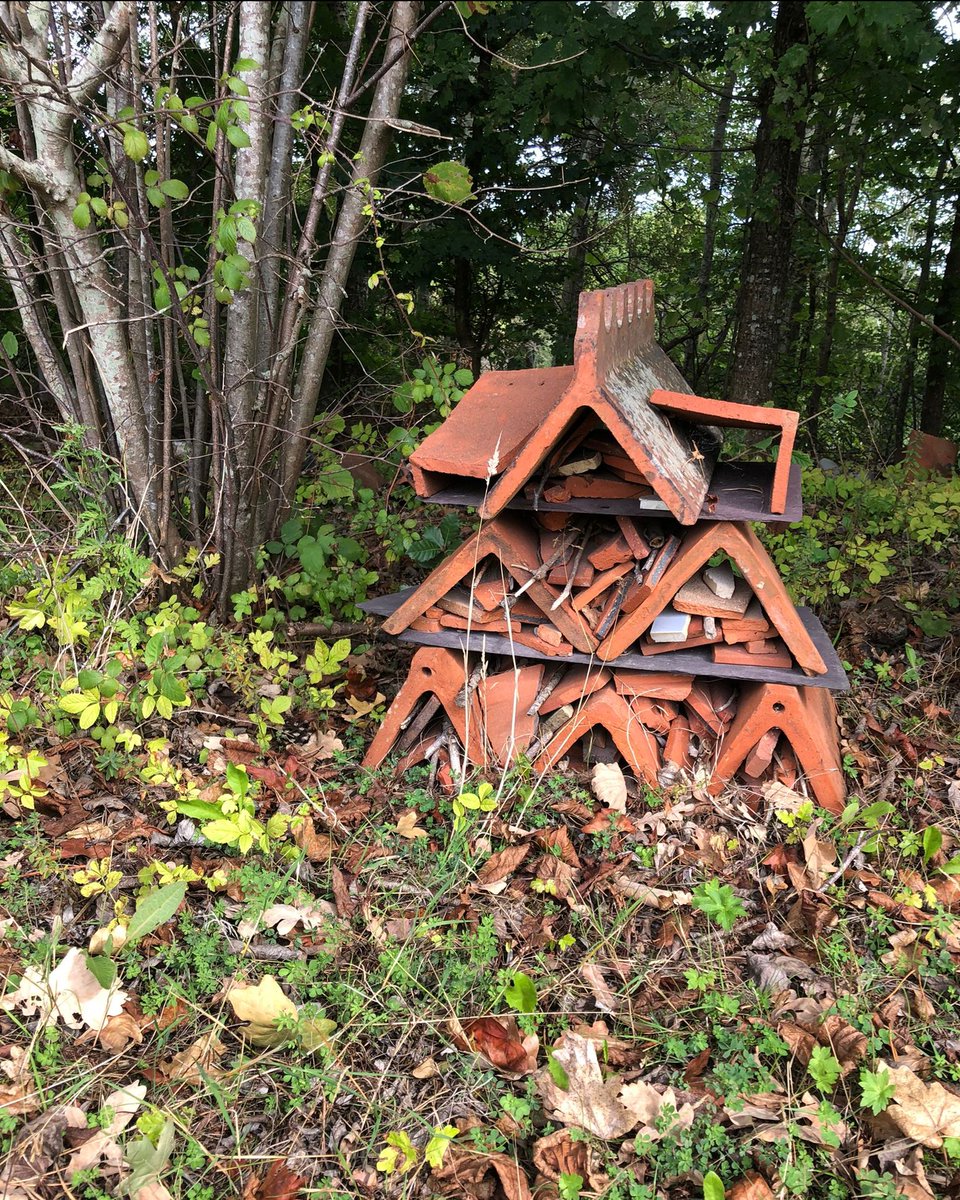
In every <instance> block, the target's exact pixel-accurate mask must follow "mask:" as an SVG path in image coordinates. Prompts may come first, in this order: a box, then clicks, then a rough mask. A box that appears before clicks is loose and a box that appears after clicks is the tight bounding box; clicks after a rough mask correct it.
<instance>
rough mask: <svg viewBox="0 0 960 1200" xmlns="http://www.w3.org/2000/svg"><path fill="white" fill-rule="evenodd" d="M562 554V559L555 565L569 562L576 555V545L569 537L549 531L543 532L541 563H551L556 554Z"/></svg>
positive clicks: (541, 535)
mask: <svg viewBox="0 0 960 1200" xmlns="http://www.w3.org/2000/svg"><path fill="white" fill-rule="evenodd" d="M558 552H562V553H561V557H560V558H558V559H557V561H556V564H555V565H559V564H560V563H565V562H569V561H570V559H571V558H572V557H573V555H574V543H573V541H572V540H571V538H570V537H569V535H567V536H562V535H558V534H556V533H552V532H551V531H550V530H549V529H544V530H541V533H540V561H541V562H542V563H546V562H549V561H550V560H551V559H552V558H553V557H554V555H555V554H557V553H558Z"/></svg>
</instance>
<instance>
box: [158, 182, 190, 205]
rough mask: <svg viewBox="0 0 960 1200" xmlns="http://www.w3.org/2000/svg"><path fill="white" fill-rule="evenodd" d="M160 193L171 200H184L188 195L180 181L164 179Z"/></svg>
mask: <svg viewBox="0 0 960 1200" xmlns="http://www.w3.org/2000/svg"><path fill="white" fill-rule="evenodd" d="M160 191H161V192H163V194H164V195H165V196H169V197H170V199H171V200H186V198H187V197H188V196H189V195H190V189H189V188H188V187H187V185H186V184H185V183H184V182H183V180H182V179H165V180H164V181H163V183H161V184H160Z"/></svg>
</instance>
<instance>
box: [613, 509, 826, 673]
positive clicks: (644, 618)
mask: <svg viewBox="0 0 960 1200" xmlns="http://www.w3.org/2000/svg"><path fill="white" fill-rule="evenodd" d="M718 552H722V553H724V554H726V555H727V557H728V558H730V559H731V560H732V561H733V563H734V564H735V565H736V567H737V568H738V569H739V571H740V573H741V575H742V576H743V577H744V579H745V580H746V581H747V583H748V584H749V585H750V587H751V588H752V589H753V592H754V594H755V595H756V597H757V598H758V599H759V600H760V602H761V604H762V605H763V607H764V611H765V613H766V615H767V616H768V617H769V618H770V620H771V622H772V623H773V625H774V626H775V628H776V630H777V632H778V633H779V635H780V637H781V638H783V640H784V642H785V643H786V645H787V647H788V649H789V650H790V652H791V654H792V655H793V657H794V658H795V659H796V660H797V662H798V663H799V665H800V666H801V667H802V669H803V670H804V671H806V672H807V673H808V674H812V675H823V674H824V673H825V672H826V669H827V665H826V663H825V662H824V660H823V656H822V655H821V654H820V651H819V650H818V649H817V647H816V646H815V645H814V642H813V639H812V638H811V636H810V634H809V633H808V632H807V630H806V627H805V626H804V624H803V622H802V621H801V620H800V615H799V613H798V612H797V610H796V608H795V607H794V604H793V601H792V600H791V599H790V596H789V594H788V593H787V589H786V588H785V586H784V584H783V580H782V579H781V578H780V575H779V574H778V572H777V569H776V567H775V566H774V564H773V562H772V560H771V559H770V556H769V554H767V552H766V550H764V548H763V546H762V545H761V544H760V541H759V539H758V538H757V535H756V534H755V533H754V532H753V530H752V529H751V528H750V526H749V525H748V524H746V523H738V522H732V521H713V522H709V523H706V522H704V523H703V524H701V525H700V526H698V527H697V528H696V529H694V530H691V531H690V533H688V534H687V535H686V537H685V538H684V540H683V545H682V546H681V548H680V551H679V553H678V554H677V556H676V558H675V559H674V560H673V562H672V563H671V564H670V566H669V567H667V570H666V572H665V573H664V576H663V578H662V579H661V581H660V584H659V586H658V587H657V589H656V590H655V592H654V593H653V594H652V595H650V596H648V597H647V598H646V600H644V601H643V602H642V603H641V604H640V606H639V607H638V608H637V609H635V610H634V612H632V613H630V614H629V615H628V616H627V617H626V618H624V619H621V620H620V621H619V622H618V623H617V625H616V627H615V628H614V630H613V631H612V632H611V633H610V634H609V635H608V636H607V637H606V638H605V639H604V640H603V643H602V644H601V646H600V647H599V649H598V651H597V653H598V654H599V656H600V657H601V658H602V659H603V660H604V661H605V662H608V661H609V660H610V659H612V658H617V657H619V655H621V654H623V653H624V651H625V650H627V649H628V648H629V647H630V645H631V644H632V643H633V642H634V641H635V640H636V639H637V637H638V636H640V634H641V633H642V632H643V631H644V630H646V629H647V628H649V626H650V624H651V623H652V621H653V619H654V617H656V616H657V615H658V614H659V613H660V612H662V610H663V609H664V608H665V607H666V606H667V604H669V603H670V601H671V599H672V598H673V596H675V595H676V593H677V592H678V591H679V590H680V588H681V587H682V586H683V585H684V584H685V583H686V582H687V581H688V580H689V579H691V578H692V577H693V576H694V575H695V574H696V573H697V572H698V571H700V569H701V568H702V567H703V566H704V564H705V563H707V562H708V561H709V560H710V559H711V558H712V557H713V555H714V554H716V553H718Z"/></svg>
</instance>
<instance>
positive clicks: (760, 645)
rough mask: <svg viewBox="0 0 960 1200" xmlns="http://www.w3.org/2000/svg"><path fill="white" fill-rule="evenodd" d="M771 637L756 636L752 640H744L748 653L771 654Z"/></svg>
mask: <svg viewBox="0 0 960 1200" xmlns="http://www.w3.org/2000/svg"><path fill="white" fill-rule="evenodd" d="M771 640H772V639H770V638H754V639H753V640H752V641H749V642H744V646H745V647H746V651H747V653H748V654H769V653H770V651H769V645H768V644H769V642H770V641H771Z"/></svg>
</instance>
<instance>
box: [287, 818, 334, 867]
mask: <svg viewBox="0 0 960 1200" xmlns="http://www.w3.org/2000/svg"><path fill="white" fill-rule="evenodd" d="M292 828H293V840H294V841H295V842H296V843H297V845H298V846H299V847H300V849H301V850H302V851H303V852H304V854H306V856H307V858H309V859H310V861H311V862H326V860H327V859H328V858H330V857H331V855H332V854H333V853H334V851H335V850H336V848H337V844H336V842H334V841H333V839H332V838H330V837H328V836H327V834H325V833H318V832H317V827H316V825H315V824H314V821H313V817H302V818H301V819H300V820H299V821H298V822H296V824H294V825H293V827H292Z"/></svg>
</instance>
